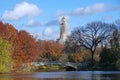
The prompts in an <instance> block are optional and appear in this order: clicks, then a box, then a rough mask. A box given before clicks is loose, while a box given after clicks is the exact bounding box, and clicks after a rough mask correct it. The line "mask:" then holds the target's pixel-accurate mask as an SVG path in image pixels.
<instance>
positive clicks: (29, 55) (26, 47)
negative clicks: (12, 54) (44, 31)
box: [18, 30, 38, 63]
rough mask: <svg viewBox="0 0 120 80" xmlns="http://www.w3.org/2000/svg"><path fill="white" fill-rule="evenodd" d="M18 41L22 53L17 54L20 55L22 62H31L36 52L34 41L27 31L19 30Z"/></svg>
mask: <svg viewBox="0 0 120 80" xmlns="http://www.w3.org/2000/svg"><path fill="white" fill-rule="evenodd" d="M18 36H19V41H20V48H21V50H22V53H21V54H19V55H20V56H21V60H22V62H24V63H26V62H31V61H33V60H34V59H36V56H37V54H38V52H37V49H36V41H35V39H34V38H33V36H31V35H30V34H29V33H28V32H26V31H24V30H21V31H20V32H19V33H18Z"/></svg>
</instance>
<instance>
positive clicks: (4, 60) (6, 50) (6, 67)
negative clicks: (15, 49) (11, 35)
mask: <svg viewBox="0 0 120 80" xmlns="http://www.w3.org/2000/svg"><path fill="white" fill-rule="evenodd" d="M10 49H11V45H10V43H9V42H8V41H6V40H3V39H2V38H0V72H9V71H10V70H11V69H12V58H11V50H10Z"/></svg>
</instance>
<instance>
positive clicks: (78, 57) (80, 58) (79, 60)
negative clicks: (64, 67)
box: [74, 53, 83, 62]
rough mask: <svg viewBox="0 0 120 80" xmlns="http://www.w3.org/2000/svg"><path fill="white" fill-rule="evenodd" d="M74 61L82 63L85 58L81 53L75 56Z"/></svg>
mask: <svg viewBox="0 0 120 80" xmlns="http://www.w3.org/2000/svg"><path fill="white" fill-rule="evenodd" d="M74 60H75V62H82V61H83V56H82V55H81V54H80V53H77V54H75V55H74Z"/></svg>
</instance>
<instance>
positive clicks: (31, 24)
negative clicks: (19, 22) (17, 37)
mask: <svg viewBox="0 0 120 80" xmlns="http://www.w3.org/2000/svg"><path fill="white" fill-rule="evenodd" d="M43 25H44V24H43V23H41V22H37V21H35V20H33V19H31V20H29V21H28V23H27V26H33V27H35V26H43Z"/></svg>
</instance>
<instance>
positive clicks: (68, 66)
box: [31, 62, 82, 71]
mask: <svg viewBox="0 0 120 80" xmlns="http://www.w3.org/2000/svg"><path fill="white" fill-rule="evenodd" d="M31 65H33V66H44V65H59V66H63V67H64V68H65V69H66V71H70V70H71V71H75V70H77V68H78V66H82V63H73V62H32V63H31Z"/></svg>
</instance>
